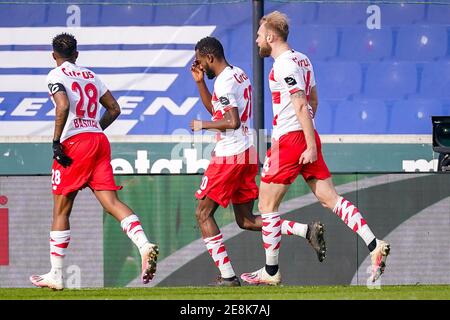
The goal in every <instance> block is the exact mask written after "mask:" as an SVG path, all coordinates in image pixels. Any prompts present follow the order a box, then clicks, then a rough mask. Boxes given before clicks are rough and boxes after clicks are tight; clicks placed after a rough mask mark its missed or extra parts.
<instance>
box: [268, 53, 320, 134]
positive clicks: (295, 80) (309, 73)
mask: <svg viewBox="0 0 450 320" xmlns="http://www.w3.org/2000/svg"><path fill="white" fill-rule="evenodd" d="M315 85H316V80H315V77H314V70H313V67H312V64H311V61H310V60H309V59H308V57H307V56H306V55H304V54H303V53H300V52H297V51H294V50H288V51H286V52H284V53H282V54H281V55H280V56H278V57H277V58H276V59H275V62H274V63H273V68H272V70H271V71H270V74H269V87H270V91H271V92H272V107H273V115H274V118H273V132H272V138H273V139H275V140H278V139H279V138H280V137H281V136H282V135H284V134H286V133H288V132H292V131H298V130H302V127H301V125H300V122H299V121H298V119H297V116H296V114H295V110H294V108H293V107H292V102H291V94H293V93H295V92H298V91H303V92H305V95H306V99H307V101H308V102H309V95H310V92H311V88H313V87H314V86H315ZM308 108H309V111H310V114H311V115H312V108H311V106H309V105H308ZM313 124H314V120H313Z"/></svg>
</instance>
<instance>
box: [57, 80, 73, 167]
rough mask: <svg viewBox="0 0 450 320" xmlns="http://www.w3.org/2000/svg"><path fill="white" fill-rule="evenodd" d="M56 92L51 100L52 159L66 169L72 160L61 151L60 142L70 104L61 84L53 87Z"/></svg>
mask: <svg viewBox="0 0 450 320" xmlns="http://www.w3.org/2000/svg"><path fill="white" fill-rule="evenodd" d="M53 87H54V88H55V89H54V90H55V91H56V88H58V91H56V92H55V93H54V94H53V99H54V100H55V106H56V111H55V131H54V133H53V145H52V148H53V159H55V160H56V161H58V162H59V163H60V164H61V165H62V166H63V167H68V166H70V165H71V164H72V159H71V158H70V157H68V156H67V155H66V154H65V153H64V150H63V146H62V144H61V142H60V139H61V135H62V132H63V130H64V126H65V125H66V122H67V117H68V116H69V110H70V103H69V99H68V98H67V94H66V91H65V89H64V86H62V84H55V85H53Z"/></svg>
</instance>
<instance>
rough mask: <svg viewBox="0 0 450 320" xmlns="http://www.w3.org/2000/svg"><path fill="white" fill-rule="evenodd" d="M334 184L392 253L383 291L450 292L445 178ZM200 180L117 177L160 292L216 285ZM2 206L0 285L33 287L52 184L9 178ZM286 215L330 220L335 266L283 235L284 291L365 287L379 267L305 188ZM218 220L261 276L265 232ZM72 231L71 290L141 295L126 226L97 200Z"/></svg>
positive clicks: (221, 216) (294, 193) (79, 211)
mask: <svg viewBox="0 0 450 320" xmlns="http://www.w3.org/2000/svg"><path fill="white" fill-rule="evenodd" d="M333 179H334V182H335V183H336V185H337V190H338V192H339V193H341V194H343V195H344V196H345V197H347V198H348V199H349V200H350V201H352V202H353V203H355V204H356V205H357V206H358V207H359V208H360V210H361V212H362V214H363V215H364V217H365V218H366V220H367V221H368V223H369V224H370V226H371V228H372V230H373V231H374V233H375V234H376V235H378V236H379V237H381V238H383V239H386V240H387V241H389V242H390V243H391V245H392V254H391V256H390V257H389V259H388V267H387V269H386V274H385V275H384V276H383V278H382V280H381V282H378V283H376V284H375V285H382V284H416V283H450V278H449V275H448V269H447V266H448V263H449V262H450V237H449V235H450V232H449V231H450V230H449V228H450V224H449V221H450V215H449V212H450V191H449V188H448V176H447V175H446V174H438V173H434V174H433V173H428V174H425V173H421V174H419V173H416V174H412V173H410V174H407V173H403V174H383V175H375V174H365V175H363V174H353V175H350V174H336V175H334V178H333ZM200 180H201V176H195V175H194V176H185V175H178V176H166V175H164V176H120V177H118V182H119V183H121V184H122V185H124V187H125V188H124V190H122V191H120V192H119V194H120V197H121V199H123V200H125V201H126V202H127V203H128V204H129V205H130V206H131V207H132V208H133V209H134V210H135V211H136V213H137V214H138V215H139V216H140V218H141V221H142V224H143V226H144V228H145V230H146V232H147V233H148V235H149V237H150V239H151V240H152V241H156V242H158V243H159V244H160V246H161V254H160V259H159V264H158V272H157V275H156V277H155V278H154V280H153V281H152V283H151V284H150V285H151V286H197V285H206V284H207V283H208V282H209V281H212V280H213V279H214V278H215V276H216V272H217V271H216V268H215V267H214V264H213V262H212V261H211V259H210V257H209V255H208V253H207V252H206V250H205V248H204V244H203V241H202V239H201V236H200V233H199V230H198V227H197V225H196V221H195V214H194V212H195V206H196V201H195V200H194V197H193V194H194V192H195V190H196V189H197V187H198V184H199V183H200ZM45 185H47V186H48V188H47V189H46V188H45ZM168 191H169V192H168ZM0 198H1V199H2V201H1V203H0V209H2V212H1V213H3V214H4V212H5V211H7V215H8V219H7V220H8V231H9V232H8V235H9V236H8V243H9V245H8V250H7V251H5V250H0V254H2V255H4V254H5V253H6V252H8V257H4V256H2V257H0V261H7V262H6V263H3V264H2V265H0V286H1V287H29V286H30V285H31V284H30V283H29V281H28V277H29V276H30V275H31V274H34V273H44V272H47V270H48V268H49V248H48V232H49V227H50V223H51V206H52V201H51V196H50V183H49V177H1V178H0ZM5 199H6V201H5ZM255 208H256V206H255ZM5 209H6V210H5ZM280 211H281V212H283V213H284V217H286V218H287V219H292V220H297V221H301V222H310V221H312V220H320V221H322V222H323V223H324V224H325V225H326V236H325V238H326V241H327V246H328V253H327V258H326V260H325V261H324V262H323V263H319V262H318V261H317V259H316V256H315V253H314V252H313V251H312V249H311V248H310V247H309V245H308V244H307V242H306V241H304V240H303V239H300V238H297V237H294V236H290V237H287V236H283V241H282V249H281V254H280V265H281V267H282V272H283V282H284V283H285V284H290V285H320V284H323V285H325V284H330V285H331V284H353V285H366V281H367V277H368V274H367V268H368V267H369V266H370V261H369V260H368V258H367V257H368V250H367V248H366V247H365V245H364V243H362V242H361V241H360V239H359V238H358V237H357V236H356V234H354V233H353V232H352V231H351V230H349V229H348V228H347V227H346V226H345V225H344V224H343V223H342V222H341V221H340V219H339V218H338V217H336V216H335V215H334V214H332V213H330V212H328V211H327V210H325V209H324V208H323V207H322V206H321V205H320V204H319V203H318V202H317V200H316V199H315V198H314V196H312V195H311V193H310V192H309V189H308V188H307V187H306V186H305V184H304V183H303V182H302V181H297V182H296V183H294V185H293V186H292V188H291V189H290V190H289V193H288V194H287V196H286V201H285V202H284V203H283V205H282V208H281V210H280ZM255 214H257V213H256V212H255ZM216 217H217V221H218V224H219V226H220V227H221V229H222V232H223V234H224V237H225V239H226V242H225V244H226V246H227V249H228V251H229V255H230V258H231V260H232V262H233V265H234V268H235V270H236V272H237V273H242V272H246V271H251V270H253V269H255V268H258V267H260V265H261V264H262V263H263V261H264V250H263V248H262V245H261V235H260V233H258V232H250V231H243V230H241V229H239V227H238V226H237V225H236V223H235V222H234V215H233V212H232V211H231V209H230V208H227V209H219V210H218V212H217V213H216ZM4 221H5V219H0V222H1V223H4ZM0 230H4V227H3V228H0ZM71 230H72V237H71V243H70V246H69V249H68V253H67V258H66V264H65V279H66V285H67V287H73V288H76V287H101V286H141V284H140V282H139V279H138V275H139V269H140V258H139V253H138V251H137V250H136V248H135V247H134V246H133V245H132V243H131V241H129V239H128V238H127V237H126V235H125V234H123V232H122V231H121V229H120V225H119V224H118V223H117V222H116V221H115V220H114V219H113V218H112V217H110V216H108V215H104V212H103V210H102V208H101V207H99V205H98V203H97V202H96V200H95V198H94V196H93V195H92V193H91V192H90V191H87V190H84V191H82V192H80V194H79V198H78V199H77V201H76V204H75V207H74V210H73V213H72V218H71ZM186 275H189V276H188V277H187V276H186Z"/></svg>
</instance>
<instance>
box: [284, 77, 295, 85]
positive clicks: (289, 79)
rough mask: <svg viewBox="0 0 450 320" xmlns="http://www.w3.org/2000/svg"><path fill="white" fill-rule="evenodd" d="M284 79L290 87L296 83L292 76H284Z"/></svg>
mask: <svg viewBox="0 0 450 320" xmlns="http://www.w3.org/2000/svg"><path fill="white" fill-rule="evenodd" d="M284 81H286V83H287V85H288V86H290V87H292V86H294V85H296V84H297V81H295V78H294V76H289V77H286V78H284Z"/></svg>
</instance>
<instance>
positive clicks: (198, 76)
mask: <svg viewBox="0 0 450 320" xmlns="http://www.w3.org/2000/svg"><path fill="white" fill-rule="evenodd" d="M191 73H192V78H194V81H195V82H201V81H203V70H202V69H201V68H200V64H199V63H198V61H197V60H194V62H193V63H192V65H191Z"/></svg>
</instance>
